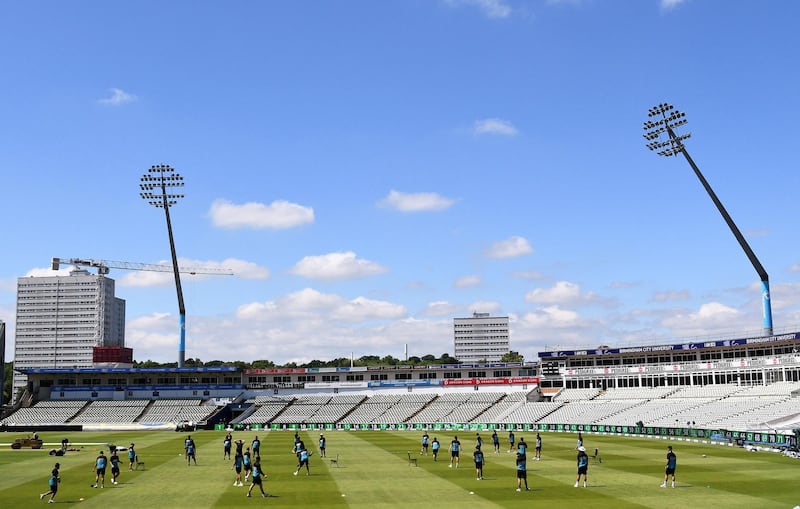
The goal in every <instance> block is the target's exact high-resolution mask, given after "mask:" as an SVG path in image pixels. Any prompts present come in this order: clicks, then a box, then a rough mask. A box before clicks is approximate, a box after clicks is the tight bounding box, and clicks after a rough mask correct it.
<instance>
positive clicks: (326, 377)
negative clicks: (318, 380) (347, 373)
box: [322, 375, 339, 382]
mask: <svg viewBox="0 0 800 509" xmlns="http://www.w3.org/2000/svg"><path fill="white" fill-rule="evenodd" d="M322 381H323V382H338V381H339V375H322Z"/></svg>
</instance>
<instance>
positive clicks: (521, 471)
mask: <svg viewBox="0 0 800 509" xmlns="http://www.w3.org/2000/svg"><path fill="white" fill-rule="evenodd" d="M522 481H525V491H530V488H528V467H527V465H526V461H525V455H524V454H520V453H517V491H522Z"/></svg>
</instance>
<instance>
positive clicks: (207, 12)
mask: <svg viewBox="0 0 800 509" xmlns="http://www.w3.org/2000/svg"><path fill="white" fill-rule="evenodd" d="M0 8H2V13H0V61H1V62H3V79H1V80H0V97H2V98H3V100H2V101H0V167H2V170H3V187H4V192H3V197H2V201H0V204H1V205H0V207H2V208H0V211H2V232H3V234H2V235H3V242H2V246H3V249H2V252H1V254H0V262H2V263H0V319H2V320H3V321H5V322H6V324H7V328H8V334H7V343H8V344H7V346H6V351H7V358H12V357H13V338H14V320H15V305H16V302H15V301H16V280H17V278H18V277H22V276H26V275H31V274H47V273H50V271H49V270H48V267H49V260H50V258H51V257H54V256H58V257H65V258H70V257H82V258H98V259H107V260H122V261H130V262H145V263H158V262H162V261H167V260H168V259H169V244H168V239H167V234H166V227H165V223H164V215H163V213H162V211H161V210H157V209H155V208H153V207H151V206H149V205H148V204H147V203H146V202H144V201H143V200H141V199H140V197H139V194H138V192H139V189H138V183H139V178H140V177H141V176H142V175H143V174H144V173H145V172H146V170H147V169H148V168H149V167H150V166H151V165H154V164H169V165H172V166H173V167H175V168H176V170H177V171H178V172H179V173H181V174H182V175H183V176H184V178H185V181H186V187H185V195H186V197H185V199H183V200H182V201H181V202H180V203H179V204H178V205H176V206H175V207H174V208H173V209H172V221H173V227H174V232H175V242H176V247H177V251H178V256H179V258H180V259H181V263H182V264H184V265H188V266H208V267H228V268H231V269H233V270H234V272H235V273H236V275H235V276H234V277H221V276H214V277H200V276H194V277H192V276H186V277H185V278H184V280H183V287H184V294H185V299H186V308H187V352H186V356H187V357H196V358H200V359H202V360H203V361H208V360H212V359H222V360H236V359H244V360H253V359H271V360H273V361H275V362H279V363H283V362H288V361H298V362H303V361H308V360H311V359H315V358H316V359H330V358H334V357H340V356H344V357H349V356H350V355H351V354H352V355H355V356H356V357H359V356H361V355H367V354H377V355H394V356H395V357H402V356H403V352H404V345H408V352H409V355H425V354H428V353H432V354H434V355H437V356H438V355H441V354H442V353H444V352H448V353H452V352H453V344H452V320H453V318H454V317H457V316H469V315H470V314H471V313H472V312H473V311H480V312H489V313H492V314H495V315H507V316H509V317H510V322H511V343H512V349H513V350H517V351H520V352H521V353H522V354H523V355H524V356H525V357H526V358H528V359H534V358H535V356H536V352H538V351H540V350H542V349H545V348H548V347H549V348H552V347H556V346H558V347H579V346H598V345H600V344H608V345H623V344H630V343H636V344H641V343H649V342H653V341H659V342H666V341H669V340H672V339H677V338H690V337H696V336H707V335H712V336H718V335H730V334H733V335H741V334H749V333H753V332H758V331H760V329H761V325H762V316H761V301H760V292H759V287H758V277H757V275H756V273H755V271H754V270H753V268H752V266H751V265H750V263H749V261H748V260H747V258H746V256H745V255H744V253H743V252H742V250H741V249H740V247H739V245H738V244H737V243H736V240H735V239H734V237H733V235H732V234H731V232H730V231H729V230H728V228H727V226H726V225H725V223H724V222H723V220H722V218H721V217H720V215H719V213H718V212H717V211H716V209H715V208H714V206H713V204H712V202H711V200H710V199H709V198H708V196H707V195H706V194H705V191H704V190H703V188H702V187H701V185H700V183H699V182H698V181H697V179H696V177H695V176H694V174H693V173H692V171H691V169H690V167H689V166H688V164H687V163H686V161H685V160H683V159H682V158H663V157H658V156H656V155H655V154H654V153H651V152H650V151H648V150H647V148H646V147H645V143H646V141H645V140H644V139H643V137H642V132H643V131H642V123H643V122H644V121H645V120H647V111H648V109H649V108H650V107H651V106H653V105H655V104H658V103H661V102H670V103H673V104H675V105H676V107H677V108H679V109H680V110H682V111H685V112H686V113H687V118H688V120H689V123H688V125H687V126H686V127H685V128H684V129H683V131H682V132H691V133H692V138H691V139H690V140H689V141H688V142H687V147H688V150H689V152H690V154H691V155H692V157H693V158H694V160H695V161H696V162H697V164H698V165H699V166H700V168H701V170H702V171H703V172H704V174H705V176H706V178H707V179H708V180H709V182H710V183H711V185H712V186H713V187H714V189H715V190H716V192H717V194H718V195H719V197H720V198H721V200H722V201H723V203H724V204H725V206H726V207H727V208H728V211H729V212H730V213H731V215H732V216H733V219H734V220H735V221H736V222H737V224H738V225H739V227H740V229H741V230H742V231H743V233H744V234H745V236H746V237H747V239H748V241H749V242H750V245H751V246H752V248H753V250H754V251H755V253H756V254H757V255H758V257H759V259H760V260H761V262H762V264H763V265H764V267H765V268H766V269H767V271H768V272H769V273H770V279H771V285H772V305H773V313H774V322H775V327H776V330H778V329H786V328H789V329H794V330H797V329H798V327H800V253H799V252H798V250H797V246H798V240H797V218H798V212H797V207H796V201H797V200H796V196H795V195H796V193H797V189H798V187H799V186H798V184H800V177H798V172H797V171H796V168H795V167H796V163H795V160H796V157H797V155H796V153H795V145H796V140H797V139H800V129H799V128H798V125H797V122H796V120H795V117H796V115H797V112H798V111H800V94H798V93H797V91H798V90H800V78H799V77H798V70H797V66H796V65H795V64H796V61H797V56H796V49H797V48H798V47H800V40H798V39H800V36H799V35H798V31H797V30H796V26H795V25H796V21H797V20H798V19H800V4H796V3H795V2H758V3H757V2H746V1H729V0H682V1H681V0H671V1H668V0H638V1H628V2H623V1H612V0H605V1H604V0H560V1H559V0H527V1H525V0H402V1H390V0H387V1H381V2H375V1H371V0H370V1H345V2H323V1H316V2H315V1H293V2H256V1H240V2H204V1H173V2H147V1H142V2H133V3H131V2H127V3H124V2H99V1H94V2H91V1H87V2H61V1H49V2H48V1H43V2H4V3H3V4H2V7H0ZM111 277H113V278H114V279H115V280H116V281H117V295H118V296H119V297H122V298H124V299H126V301H127V306H128V309H127V331H126V336H127V337H126V343H127V345H128V346H130V347H132V348H134V352H135V357H136V358H137V359H138V360H146V359H153V360H158V361H174V360H176V359H177V343H178V325H177V324H178V320H177V302H176V297H175V290H174V286H173V282H172V281H171V279H170V277H169V274H167V275H164V274H159V273H150V272H126V271H119V270H114V271H112V273H111Z"/></svg>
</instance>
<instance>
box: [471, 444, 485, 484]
mask: <svg viewBox="0 0 800 509" xmlns="http://www.w3.org/2000/svg"><path fill="white" fill-rule="evenodd" d="M472 458H473V459H474V460H475V473H476V474H477V475H478V480H479V481H480V480H482V479H483V452H482V451H481V447H480V446H479V445H478V446H475V452H473V453H472Z"/></svg>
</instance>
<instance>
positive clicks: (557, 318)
mask: <svg viewBox="0 0 800 509" xmlns="http://www.w3.org/2000/svg"><path fill="white" fill-rule="evenodd" d="M579 320H580V315H579V314H578V312H577V311H573V310H570V309H561V308H560V307H558V306H557V305H556V306H546V307H543V308H540V309H537V310H535V311H531V312H530V313H526V314H525V315H523V316H522V317H521V318H520V322H521V324H522V325H524V326H526V327H529V328H540V327H547V328H563V327H572V326H574V325H576V324H577V323H578V322H579Z"/></svg>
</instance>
